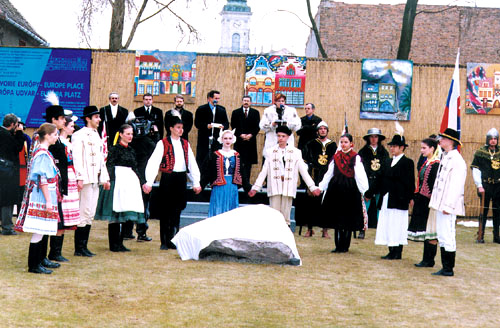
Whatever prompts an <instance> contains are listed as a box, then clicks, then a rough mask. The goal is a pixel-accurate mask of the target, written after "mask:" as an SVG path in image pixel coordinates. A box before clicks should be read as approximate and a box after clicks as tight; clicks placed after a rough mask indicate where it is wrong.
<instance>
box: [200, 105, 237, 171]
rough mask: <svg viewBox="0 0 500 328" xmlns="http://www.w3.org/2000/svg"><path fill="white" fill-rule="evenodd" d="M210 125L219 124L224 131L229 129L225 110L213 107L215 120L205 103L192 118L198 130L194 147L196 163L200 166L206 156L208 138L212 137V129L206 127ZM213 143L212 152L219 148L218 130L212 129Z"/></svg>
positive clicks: (218, 106) (220, 107)
mask: <svg viewBox="0 0 500 328" xmlns="http://www.w3.org/2000/svg"><path fill="white" fill-rule="evenodd" d="M210 123H219V124H222V125H224V128H223V129H224V130H227V129H228V128H229V120H228V119H227V113H226V109H225V108H224V107H222V106H220V105H217V106H216V107H215V118H214V115H213V114H212V110H211V109H210V105H209V104H208V103H206V104H205V105H201V106H200V107H198V109H197V110H196V115H195V118H194V125H195V126H196V128H197V129H198V144H197V145H196V161H197V162H198V164H200V165H201V163H203V160H204V159H205V157H206V155H207V154H208V152H209V149H208V147H209V137H210V136H211V135H212V129H208V128H207V126H208V125H209V124H210ZM213 131H214V135H213V143H212V151H215V150H217V149H219V148H220V147H221V145H220V144H219V142H218V141H217V138H219V131H220V129H213Z"/></svg>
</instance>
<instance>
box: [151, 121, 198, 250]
mask: <svg viewBox="0 0 500 328" xmlns="http://www.w3.org/2000/svg"><path fill="white" fill-rule="evenodd" d="M168 117H169V118H168V119H167V120H166V123H167V127H168V130H167V134H168V135H167V137H165V138H163V139H162V140H160V141H158V143H157V144H156V147H155V150H154V152H153V154H152V155H151V157H150V158H149V161H148V165H147V166H146V183H145V184H144V185H143V187H142V188H143V191H144V192H145V193H147V194H149V193H150V192H151V190H152V186H153V183H154V181H155V178H156V175H157V174H158V168H159V169H160V171H161V179H160V187H159V193H160V197H161V204H158V205H159V207H161V210H160V213H161V217H160V240H161V246H160V249H162V250H168V249H169V248H171V249H175V248H176V247H175V245H174V244H173V243H172V241H171V240H172V238H173V237H174V235H175V234H176V233H177V232H178V231H179V224H180V217H181V212H182V210H183V209H184V208H186V204H187V201H186V191H187V190H186V184H187V178H188V177H189V180H191V182H192V183H193V191H194V192H195V194H199V193H200V192H201V187H200V170H199V168H198V165H197V164H196V159H195V157H194V154H193V151H192V150H191V146H190V145H189V142H188V141H187V140H186V139H184V138H182V133H183V128H182V127H183V124H182V120H181V118H180V117H179V116H176V115H172V116H168Z"/></svg>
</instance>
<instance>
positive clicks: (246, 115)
mask: <svg viewBox="0 0 500 328" xmlns="http://www.w3.org/2000/svg"><path fill="white" fill-rule="evenodd" d="M247 117H248V109H245V118H247Z"/></svg>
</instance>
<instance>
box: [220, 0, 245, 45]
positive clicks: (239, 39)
mask: <svg viewBox="0 0 500 328" xmlns="http://www.w3.org/2000/svg"><path fill="white" fill-rule="evenodd" d="M220 14H221V16H222V33H221V47H220V49H219V53H249V52H250V48H249V42H250V17H251V16H252V12H251V10H250V7H248V6H247V1H246V0H227V4H226V5H225V6H224V8H223V9H222V12H221V13H220Z"/></svg>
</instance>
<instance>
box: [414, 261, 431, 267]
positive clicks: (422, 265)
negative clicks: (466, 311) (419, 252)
mask: <svg viewBox="0 0 500 328" xmlns="http://www.w3.org/2000/svg"><path fill="white" fill-rule="evenodd" d="M415 266H416V267H417V268H432V267H433V266H434V263H429V262H425V261H423V260H422V261H420V263H415Z"/></svg>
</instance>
